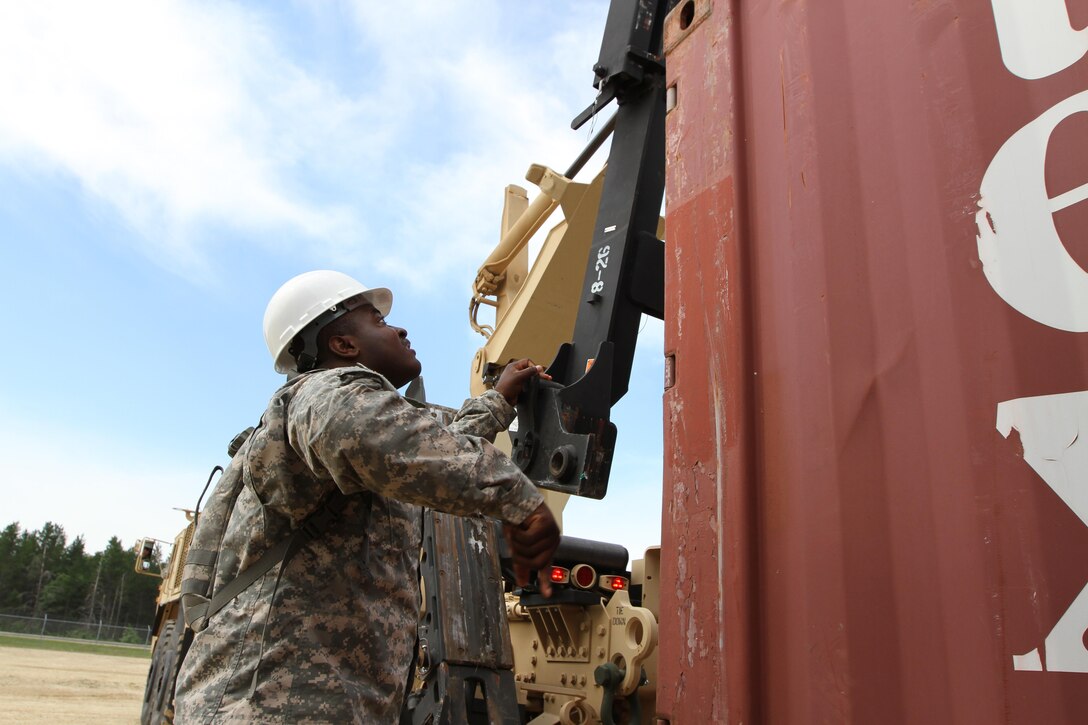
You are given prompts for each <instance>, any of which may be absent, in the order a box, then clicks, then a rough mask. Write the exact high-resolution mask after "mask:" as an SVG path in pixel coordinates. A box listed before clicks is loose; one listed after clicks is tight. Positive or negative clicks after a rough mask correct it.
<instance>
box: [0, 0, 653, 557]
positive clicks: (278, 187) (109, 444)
mask: <svg viewBox="0 0 1088 725" xmlns="http://www.w3.org/2000/svg"><path fill="white" fill-rule="evenodd" d="M606 11H607V3H606V2H588V1H586V0H576V1H571V2H560V1H557V0H549V2H522V3H501V2H487V1H486V0H463V1H443V2H438V1H437V0H436V1H435V2H421V3H406V4H400V5H399V6H394V5H393V4H390V3H375V2H370V1H369V0H358V1H357V2H328V3H301V2H298V3H289V2H284V3H276V4H273V3H257V2H250V3H230V2H215V3H212V2H162V3H144V2H139V1H134V2H107V3H94V4H85V3H67V2H49V1H47V0H39V1H36V2H34V3H5V4H3V5H0V98H2V99H3V104H4V111H3V113H0V270H2V272H3V284H2V285H0V309H3V310H4V316H5V320H6V322H7V325H8V334H7V336H6V339H7V342H8V356H7V359H8V365H7V369H6V374H5V375H4V376H3V378H2V382H0V446H2V450H0V452H2V454H3V461H4V465H3V469H2V471H0V495H2V499H0V500H2V502H3V503H2V504H0V524H3V523H8V522H10V521H19V522H20V523H21V525H22V526H23V527H24V528H28V529H35V528H38V527H40V526H41V525H42V524H43V523H44V522H45V521H47V520H52V521H55V522H56V523H59V524H61V525H62V526H64V528H65V530H66V531H67V532H68V534H69V537H74V536H76V535H79V534H82V535H84V536H85V538H86V540H87V544H88V546H89V547H90V548H91V549H93V550H97V549H100V548H101V547H102V546H104V545H105V542H106V540H107V539H108V537H109V536H111V535H117V536H120V537H121V539H122V541H124V543H125V544H126V545H131V544H133V543H134V542H135V540H136V539H137V538H138V537H140V536H143V535H151V536H155V537H157V538H162V539H170V538H172V537H173V535H174V533H175V532H176V531H177V530H178V529H179V528H180V527H181V526H182V525H183V524H184V519H183V517H182V515H181V514H180V513H178V512H176V511H173V510H172V509H173V508H175V507H176V508H191V507H192V506H193V505H194V504H195V502H196V499H197V496H198V495H199V494H200V490H201V488H202V486H203V483H204V480H205V479H206V477H207V474H208V471H209V470H210V469H211V467H212V466H213V465H215V464H217V463H218V464H225V463H226V453H225V448H226V444H227V442H228V441H229V440H230V439H231V438H232V437H233V436H234V434H235V433H236V432H238V431H239V430H241V429H242V428H244V427H246V426H247V425H251V424H253V423H254V422H255V421H256V419H257V418H258V417H259V415H260V413H261V412H262V411H263V409H264V406H265V403H266V402H267V399H268V397H269V396H270V394H271V393H272V392H273V391H274V390H275V389H276V388H277V387H278V386H279V385H280V384H281V382H282V380H281V378H280V377H279V376H278V375H276V373H275V372H274V371H273V370H272V365H271V361H270V359H269V358H268V353H267V350H266V349H265V347H264V342H263V339H262V337H261V317H262V315H263V311H264V306H265V304H266V302H267V300H268V298H269V297H270V295H271V294H272V292H274V291H275V289H276V288H277V287H278V286H279V285H280V284H281V283H283V282H284V281H285V280H287V279H288V278H290V277H291V276H293V275H295V274H298V273H300V272H303V271H307V270H310V269H322V268H330V269H338V270H341V271H344V272H347V273H349V274H351V275H353V276H355V277H357V278H358V279H360V280H361V281H362V282H363V283H364V284H367V285H369V286H388V287H390V288H392V289H393V291H394V295H395V304H394V308H393V312H392V315H391V316H390V317H391V320H392V321H393V322H394V323H396V324H399V325H402V326H404V327H406V328H407V329H408V331H409V336H410V338H411V340H412V344H413V347H415V348H416V350H417V351H418V353H419V357H420V359H421V360H422V361H423V364H424V378H425V380H426V383H427V391H428V395H429V398H430V399H431V400H432V401H433V402H438V403H443V404H446V405H453V406H457V405H459V404H460V402H461V401H462V400H463V399H464V398H465V397H466V396H467V394H468V385H469V364H470V362H471V360H472V356H473V354H474V352H475V350H476V349H477V348H478V347H479V346H480V345H482V344H483V338H481V337H479V336H477V335H476V334H475V333H473V332H472V330H471V328H470V327H469V325H468V320H467V309H468V300H469V286H470V284H471V282H472V280H473V278H474V277H475V272H476V269H477V268H478V267H479V265H480V263H481V262H482V261H483V259H484V258H485V257H486V255H487V253H488V252H489V251H490V249H491V248H492V247H493V246H494V244H495V243H496V241H497V239H498V225H499V219H500V213H501V207H502V190H503V188H504V187H505V185H506V184H509V183H520V184H522V185H523V186H527V187H530V195H532V194H533V193H534V191H535V190H534V189H533V188H531V185H529V184H528V183H527V182H525V181H524V174H525V171H526V170H527V169H528V167H529V164H530V163H543V164H546V165H548V166H551V167H552V168H554V169H557V170H560V171H561V170H562V169H564V168H566V166H567V165H568V164H569V162H570V161H571V160H572V159H573V158H574V156H575V155H576V154H577V152H578V151H579V150H580V149H581V148H582V147H583V146H584V144H585V142H586V141H587V139H588V130H587V128H583V129H581V130H580V131H578V132H574V131H571V130H570V128H569V122H570V119H571V118H573V117H574V116H575V115H576V114H577V113H578V112H579V111H580V110H581V109H582V108H583V107H585V106H586V105H588V103H589V102H590V101H591V100H592V99H593V95H594V91H593V88H592V86H591V81H592V72H591V68H592V66H593V63H594V62H595V61H596V58H597V53H598V50H599V45H600V35H601V31H602V29H603V27H604V19H605V14H606ZM601 156H602V158H601V159H598V160H597V161H595V162H594V164H591V166H590V167H589V168H587V170H586V171H585V172H583V176H586V177H588V176H589V175H590V174H591V173H593V172H595V170H596V168H597V167H599V164H600V162H601V161H603V155H601ZM555 220H556V221H558V217H556V219H555ZM644 322H645V324H644V329H643V333H642V335H641V337H640V342H639V349H638V352H637V354H636V359H635V366H634V371H633V375H632V381H631V391H630V392H629V393H628V395H627V397H626V398H625V399H624V400H623V401H621V402H620V403H619V405H618V406H617V407H616V408H615V409H614V419H615V421H616V424H617V426H618V427H619V444H618V449H617V453H616V461H615V464H614V467H613V472H612V480H611V484H610V493H609V496H608V497H606V499H605V500H604V501H600V502H596V501H586V500H574V501H572V502H571V504H569V505H568V507H567V510H566V513H565V518H566V532H567V533H569V534H572V535H575V536H581V537H584V538H595V539H600V540H606V541H613V542H616V543H621V544H624V545H625V546H627V547H628V549H629V550H630V551H631V554H632V556H635V557H637V556H641V552H642V550H643V549H644V548H645V547H646V546H648V545H652V544H656V543H657V542H658V540H659V538H660V518H661V515H660V514H661V488H660V481H661V393H662V378H663V366H662V345H663V331H662V330H663V328H662V326H661V323H660V322H658V321H656V320H645V321H644Z"/></svg>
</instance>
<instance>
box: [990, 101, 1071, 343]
mask: <svg viewBox="0 0 1088 725" xmlns="http://www.w3.org/2000/svg"><path fill="white" fill-rule="evenodd" d="M1082 112H1088V91H1082V92H1081V93H1078V94H1076V95H1075V96H1073V97H1071V98H1067V99H1065V100H1064V101H1062V102H1061V103H1059V104H1058V105H1056V106H1054V107H1053V108H1051V109H1050V110H1048V111H1046V112H1045V113H1044V114H1043V115H1041V116H1039V117H1038V118H1037V119H1035V120H1034V121H1032V122H1031V123H1029V124H1028V125H1026V126H1024V127H1023V128H1022V129H1020V130H1019V131H1017V132H1016V133H1014V134H1013V135H1012V137H1011V138H1009V140H1008V141H1006V142H1005V145H1004V146H1002V147H1001V148H1000V149H998V151H997V155H995V156H994V158H993V161H991V162H990V166H989V168H987V169H986V174H985V175H984V176H983V177H982V189H981V197H982V198H981V199H979V202H978V205H979V208H980V210H979V212H978V214H977V215H976V216H975V222H976V223H977V225H978V257H979V259H980V260H981V261H982V269H983V272H985V274H986V279H987V280H988V281H989V282H990V286H991V287H993V288H994V291H996V292H997V293H998V294H999V295H1001V299H1003V300H1005V301H1006V302H1008V303H1009V304H1010V305H1012V307H1013V308H1015V309H1016V310H1017V311H1019V312H1021V313H1023V314H1024V315H1027V316H1028V317H1030V318H1031V319H1033V320H1035V321H1036V322H1041V323H1043V324H1044V325H1048V326H1050V327H1055V328H1057V329H1059V330H1069V331H1070V332H1088V273H1086V272H1085V271H1084V270H1083V269H1082V268H1081V267H1080V265H1078V264H1077V262H1076V261H1075V260H1074V259H1073V258H1072V257H1071V256H1070V255H1069V252H1068V251H1067V250H1066V248H1065V246H1064V245H1063V244H1062V240H1061V237H1059V236H1058V230H1057V228H1056V227H1055V226H1054V213H1055V212H1057V211H1061V210H1062V209H1064V208H1066V207H1068V206H1072V205H1073V204H1076V203H1077V202H1080V201H1084V200H1085V199H1088V184H1084V185H1082V186H1079V187H1077V188H1075V189H1073V190H1072V191H1068V192H1066V193H1064V194H1061V195H1059V196H1056V197H1054V198H1053V199H1051V198H1049V197H1048V196H1047V192H1046V175H1045V171H1046V149H1047V145H1048V144H1049V142H1050V135H1051V133H1053V131H1054V129H1055V128H1056V127H1057V125H1058V124H1059V123H1061V122H1062V121H1064V120H1065V119H1067V118H1069V117H1070V116H1072V115H1074V114H1076V113H1082Z"/></svg>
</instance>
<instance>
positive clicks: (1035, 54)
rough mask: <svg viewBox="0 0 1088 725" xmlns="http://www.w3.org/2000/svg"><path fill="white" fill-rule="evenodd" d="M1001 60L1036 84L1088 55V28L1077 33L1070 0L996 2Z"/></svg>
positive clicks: (995, 9)
mask: <svg viewBox="0 0 1088 725" xmlns="http://www.w3.org/2000/svg"><path fill="white" fill-rule="evenodd" d="M993 5H994V22H995V23H996V24H997V41H998V43H1000V44H1001V59H1002V60H1004V61H1005V66H1006V67H1007V68H1008V69H1009V70H1010V71H1012V73H1013V74H1014V75H1018V76H1020V77H1021V78H1024V79H1026V80H1029V81H1032V80H1035V79H1037V78H1045V77H1046V76H1050V75H1054V74H1055V73H1057V72H1059V71H1062V70H1065V69H1066V68H1068V67H1069V66H1071V65H1073V64H1074V63H1076V62H1077V61H1078V60H1080V59H1081V58H1082V57H1084V54H1085V53H1088V29H1082V30H1073V23H1072V22H1071V21H1070V20H1069V7H1068V6H1067V5H1066V0H993Z"/></svg>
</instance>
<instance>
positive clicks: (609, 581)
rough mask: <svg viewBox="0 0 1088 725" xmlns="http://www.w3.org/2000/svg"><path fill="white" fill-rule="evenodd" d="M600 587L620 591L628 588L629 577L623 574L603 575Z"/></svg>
mask: <svg viewBox="0 0 1088 725" xmlns="http://www.w3.org/2000/svg"><path fill="white" fill-rule="evenodd" d="M600 587H601V589H611V590H612V591H614V592H618V591H620V590H621V589H626V588H627V578H626V577H622V576H602V577H601V583H600Z"/></svg>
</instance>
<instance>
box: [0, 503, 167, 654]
mask: <svg viewBox="0 0 1088 725" xmlns="http://www.w3.org/2000/svg"><path fill="white" fill-rule="evenodd" d="M135 564H136V552H135V551H134V550H133V549H132V548H125V547H124V546H123V545H122V543H121V540H120V539H118V538H117V537H116V536H115V537H113V538H111V539H110V541H109V543H108V544H106V548H105V549H104V550H102V551H100V552H97V553H95V554H88V553H87V552H86V550H85V546H84V543H83V538H82V537H79V536H77V537H76V538H75V539H73V540H72V541H71V542H68V541H67V536H66V534H65V532H64V528H63V527H61V526H59V525H57V524H54V523H52V522H47V523H46V524H45V525H44V526H42V528H41V529H40V530H38V531H23V530H22V529H21V528H20V526H19V523H18V522H14V523H11V524H8V525H7V526H6V527H5V528H4V529H3V530H2V531H0V613H2V614H10V615H19V616H25V617H41V616H42V615H46V614H47V615H48V616H49V619H50V621H52V620H68V621H72V622H103V623H104V624H108V625H123V626H126V627H131V628H132V634H131V635H130V637H129V639H132V640H133V641H134V642H139V643H143V642H144V641H145V636H146V635H145V633H146V630H147V627H148V626H150V625H151V624H152V622H153V620H154V618H155V597H156V596H157V595H158V590H159V582H160V581H161V580H160V579H159V578H158V577H151V576H142V575H140V574H137V573H136V572H135V571H134V570H133V567H134V566H135ZM156 568H157V567H156ZM18 625H19V622H18V621H16V620H10V619H9V620H5V622H4V629H6V630H7V631H17V629H18Z"/></svg>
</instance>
